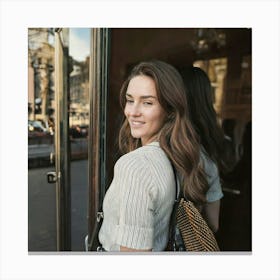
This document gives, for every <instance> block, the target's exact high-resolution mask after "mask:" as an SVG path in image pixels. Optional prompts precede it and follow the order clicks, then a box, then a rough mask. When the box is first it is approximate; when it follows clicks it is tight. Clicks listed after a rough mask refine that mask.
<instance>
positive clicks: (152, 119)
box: [124, 75, 165, 145]
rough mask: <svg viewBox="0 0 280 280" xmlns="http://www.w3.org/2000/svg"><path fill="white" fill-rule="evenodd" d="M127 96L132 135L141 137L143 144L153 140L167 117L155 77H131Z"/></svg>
mask: <svg viewBox="0 0 280 280" xmlns="http://www.w3.org/2000/svg"><path fill="white" fill-rule="evenodd" d="M126 98H127V99H126V105H125V110H124V114H125V116H126V118H127V120H128V122H129V125H130V129H131V135H132V136H133V137H134V138H140V139H141V143H142V145H146V144H148V143H149V142H152V140H154V139H155V137H156V135H157V133H158V132H159V130H160V128H161V127H162V125H163V122H164V119H165V112H164V110H163V108H162V107H161V105H160V104H159V101H158V99H157V92H156V88H155V83H154V81H153V79H152V78H150V77H147V76H144V75H142V76H136V77H135V78H133V79H131V81H130V82H129V84H128V88H127V93H126Z"/></svg>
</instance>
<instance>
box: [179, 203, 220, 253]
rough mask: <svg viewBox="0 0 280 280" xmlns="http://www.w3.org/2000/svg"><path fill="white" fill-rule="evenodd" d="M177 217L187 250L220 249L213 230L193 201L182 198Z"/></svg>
mask: <svg viewBox="0 0 280 280" xmlns="http://www.w3.org/2000/svg"><path fill="white" fill-rule="evenodd" d="M176 218H177V227H178V228H179V231H180V234H181V237H182V239H183V242H184V245H185V249H186V251H220V249H219V246H218V244H217V241H216V239H215V236H214V234H213V232H212V231H211V229H210V228H209V226H208V225H207V223H206V222H205V220H204V219H203V218H202V216H201V214H200V212H199V211H198V209H197V208H196V207H195V206H194V204H193V203H192V202H191V201H189V200H188V201H186V200H185V199H184V198H181V200H180V202H179V205H178V208H177V215H176Z"/></svg>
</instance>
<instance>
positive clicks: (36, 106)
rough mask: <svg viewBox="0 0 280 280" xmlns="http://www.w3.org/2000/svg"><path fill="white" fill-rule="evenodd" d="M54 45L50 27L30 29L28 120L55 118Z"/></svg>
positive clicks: (44, 121)
mask: <svg viewBox="0 0 280 280" xmlns="http://www.w3.org/2000/svg"><path fill="white" fill-rule="evenodd" d="M54 109H55V103H54V46H53V31H52V29H50V28H29V30H28V120H41V121H42V122H43V123H44V124H46V125H47V122H48V120H49V119H54Z"/></svg>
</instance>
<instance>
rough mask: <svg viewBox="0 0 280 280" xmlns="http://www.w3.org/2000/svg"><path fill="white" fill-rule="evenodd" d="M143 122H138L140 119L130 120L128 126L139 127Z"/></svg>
mask: <svg viewBox="0 0 280 280" xmlns="http://www.w3.org/2000/svg"><path fill="white" fill-rule="evenodd" d="M144 124H145V122H140V121H130V126H131V127H135V128H137V127H141V126H143V125H144Z"/></svg>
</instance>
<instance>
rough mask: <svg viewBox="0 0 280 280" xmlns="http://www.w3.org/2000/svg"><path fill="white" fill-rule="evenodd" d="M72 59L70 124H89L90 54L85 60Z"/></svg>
mask: <svg viewBox="0 0 280 280" xmlns="http://www.w3.org/2000/svg"><path fill="white" fill-rule="evenodd" d="M71 61H72V71H71V73H70V75H69V79H70V81H69V82H70V112H69V125H70V127H71V126H75V125H88V124H89V56H88V57H87V58H86V59H85V61H81V62H79V61H76V60H73V59H72V60H71Z"/></svg>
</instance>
